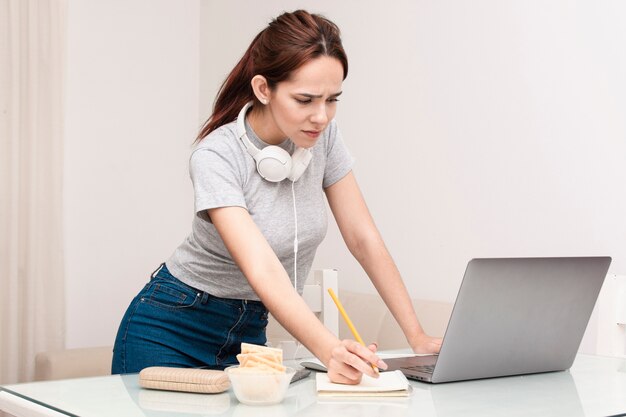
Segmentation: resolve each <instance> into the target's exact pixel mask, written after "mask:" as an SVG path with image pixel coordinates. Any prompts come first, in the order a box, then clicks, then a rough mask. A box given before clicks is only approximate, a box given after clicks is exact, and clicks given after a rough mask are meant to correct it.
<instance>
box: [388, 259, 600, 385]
mask: <svg viewBox="0 0 626 417" xmlns="http://www.w3.org/2000/svg"><path fill="white" fill-rule="evenodd" d="M610 263H611V258H610V257H572V258H501V259H473V260H471V261H470V262H469V263H468V265H467V269H466V270H465V276H464V277H463V282H462V284H461V288H460V290H459V293H458V295H457V299H456V303H455V304H454V309H453V311H452V316H451V317H450V322H449V323H448V328H447V330H446V333H445V336H444V339H443V344H442V346H441V351H440V352H439V355H429V356H417V357H410V358H393V359H385V362H386V363H387V364H388V365H389V368H390V369H400V370H401V371H402V372H403V373H404V374H405V375H406V376H407V377H408V378H411V379H416V380H420V381H426V382H432V383H438V382H451V381H463V380H469V379H480V378H493V377H500V376H507V375H521V374H531V373H538V372H550V371H561V370H565V369H569V368H570V367H571V366H572V363H573V362H574V358H575V357H576V353H577V351H578V347H579V346H580V342H581V340H582V337H583V334H584V332H585V328H586V327H587V323H588V321H589V317H590V316H591V312H592V310H593V307H594V305H595V302H596V299H597V298H598V294H599V292H600V288H601V287H602V283H603V282H604V277H605V276H606V274H607V271H608V269H609V265H610Z"/></svg>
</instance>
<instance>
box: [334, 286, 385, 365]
mask: <svg viewBox="0 0 626 417" xmlns="http://www.w3.org/2000/svg"><path fill="white" fill-rule="evenodd" d="M328 294H330V298H332V299H333V301H334V302H335V305H336V306H337V310H339V312H340V313H341V316H342V317H343V319H344V320H345V321H346V324H347V325H348V327H349V328H350V331H351V332H352V334H353V335H354V338H355V339H356V341H357V342H359V343H360V344H362V345H363V346H365V342H363V339H361V335H359V332H357V331H356V327H354V324H352V320H350V317H348V313H346V310H345V309H344V308H343V305H341V301H339V298H337V295H336V294H335V292H334V291H333V289H332V288H329V289H328ZM370 365H372V369H373V370H374V372H377V373H378V367H377V366H376V365H374V364H373V363H372V364H370Z"/></svg>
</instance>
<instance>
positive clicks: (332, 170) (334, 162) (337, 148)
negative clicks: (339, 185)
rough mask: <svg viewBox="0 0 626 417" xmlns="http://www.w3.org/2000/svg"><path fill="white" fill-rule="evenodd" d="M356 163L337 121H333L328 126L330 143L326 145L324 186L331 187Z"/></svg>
mask: <svg viewBox="0 0 626 417" xmlns="http://www.w3.org/2000/svg"><path fill="white" fill-rule="evenodd" d="M353 165H354V158H353V157H352V155H350V152H348V148H346V145H345V144H344V142H343V137H342V136H341V132H340V131H339V128H338V127H337V123H336V122H335V121H332V122H331V123H330V125H329V126H328V143H327V146H326V168H325V170H324V181H323V183H322V186H323V187H324V188H327V187H330V186H331V185H333V184H334V183H336V182H337V181H339V180H340V179H342V178H343V177H345V176H346V175H347V174H348V173H349V172H350V171H351V170H352V166H353Z"/></svg>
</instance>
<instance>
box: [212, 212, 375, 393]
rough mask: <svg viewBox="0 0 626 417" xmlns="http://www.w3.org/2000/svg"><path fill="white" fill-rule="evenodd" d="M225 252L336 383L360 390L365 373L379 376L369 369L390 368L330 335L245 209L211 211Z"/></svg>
mask: <svg viewBox="0 0 626 417" xmlns="http://www.w3.org/2000/svg"><path fill="white" fill-rule="evenodd" d="M208 213H209V216H210V217H211V220H212V221H213V224H214V225H215V228H216V229H217V231H218V232H219V234H220V236H221V237H222V240H223V241H224V244H225V245H226V248H227V249H228V251H229V252H230V254H231V256H232V258H233V260H234V261H235V262H236V263H237V265H238V266H239V268H240V269H241V271H242V272H243V274H244V275H245V277H246V278H247V279H248V282H249V283H250V286H251V287H252V289H253V290H254V291H255V292H256V294H257V295H258V296H259V298H260V299H261V301H262V302H263V304H265V306H266V307H267V309H268V310H269V311H270V312H271V313H272V315H273V316H274V317H275V318H276V319H277V320H278V322H279V323H280V324H281V325H282V326H283V327H284V328H285V329H286V330H287V331H288V332H289V333H291V334H292V335H293V336H294V337H295V338H296V339H298V340H299V341H300V342H301V343H302V344H304V345H305V346H306V347H307V348H308V349H309V350H310V351H311V352H312V353H313V354H314V355H315V356H317V357H318V358H319V359H320V360H321V361H322V362H323V363H324V365H326V367H327V368H328V376H329V378H330V379H331V380H332V381H333V382H339V383H346V384H355V383H358V382H359V381H360V380H361V375H362V374H363V373H365V374H367V375H370V376H376V375H375V373H374V371H373V370H372V368H371V366H369V364H368V363H366V362H369V363H373V364H377V365H378V366H379V367H380V368H383V369H384V368H386V365H385V364H384V363H383V362H382V361H380V359H379V358H378V357H377V356H376V355H375V354H374V353H373V351H372V350H371V349H368V348H366V347H364V346H362V345H361V344H359V343H357V342H356V341H354V340H343V341H340V340H339V339H337V337H335V335H333V334H332V333H331V332H330V331H329V330H328V329H326V328H325V327H324V326H323V325H322V323H321V322H320V321H319V320H318V319H317V317H316V316H315V315H314V314H313V313H312V312H311V310H310V309H309V308H308V306H307V305H306V303H305V302H304V300H303V299H302V297H300V296H299V295H298V293H297V292H296V291H295V289H294V288H293V286H292V284H291V281H290V279H289V276H288V274H287V272H286V271H285V268H283V266H282V264H281V263H280V261H279V260H278V257H277V256H276V254H275V253H274V251H273V250H272V248H271V247H270V245H269V243H268V242H267V240H266V239H265V237H264V236H263V234H262V233H261V231H260V230H259V228H258V227H257V226H256V224H255V223H254V221H253V220H252V217H250V214H249V213H248V211H247V210H246V209H244V208H242V207H220V208H214V209H209V210H208Z"/></svg>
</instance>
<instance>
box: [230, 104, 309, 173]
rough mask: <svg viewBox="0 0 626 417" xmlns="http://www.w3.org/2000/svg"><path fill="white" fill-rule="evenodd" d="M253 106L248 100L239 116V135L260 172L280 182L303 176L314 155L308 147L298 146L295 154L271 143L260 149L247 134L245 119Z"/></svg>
mask: <svg viewBox="0 0 626 417" xmlns="http://www.w3.org/2000/svg"><path fill="white" fill-rule="evenodd" d="M251 106H252V101H250V102H248V103H247V104H246V105H245V106H243V108H242V109H241V111H240V112H239V116H238V117H237V136H239V139H241V141H242V142H243V144H244V146H245V147H246V150H247V151H248V153H249V154H250V155H251V156H252V158H254V160H255V162H256V170H257V171H258V173H259V174H260V175H261V176H262V177H263V178H265V179H266V180H268V181H270V182H280V181H282V180H284V179H285V178H289V179H290V180H291V181H293V182H295V181H297V180H298V178H300V177H301V176H302V174H303V173H304V171H305V170H306V167H307V166H308V165H309V162H311V158H312V157H313V155H312V154H311V151H309V150H308V149H306V148H296V150H295V151H294V152H293V155H289V153H288V152H287V151H286V150H284V149H283V148H281V147H280V146H275V145H269V146H266V147H265V148H263V149H258V148H257V147H256V146H254V144H253V143H252V142H250V139H249V138H248V135H247V134H246V125H245V123H244V120H245V118H246V113H247V112H248V109H249V108H250V107H251Z"/></svg>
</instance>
